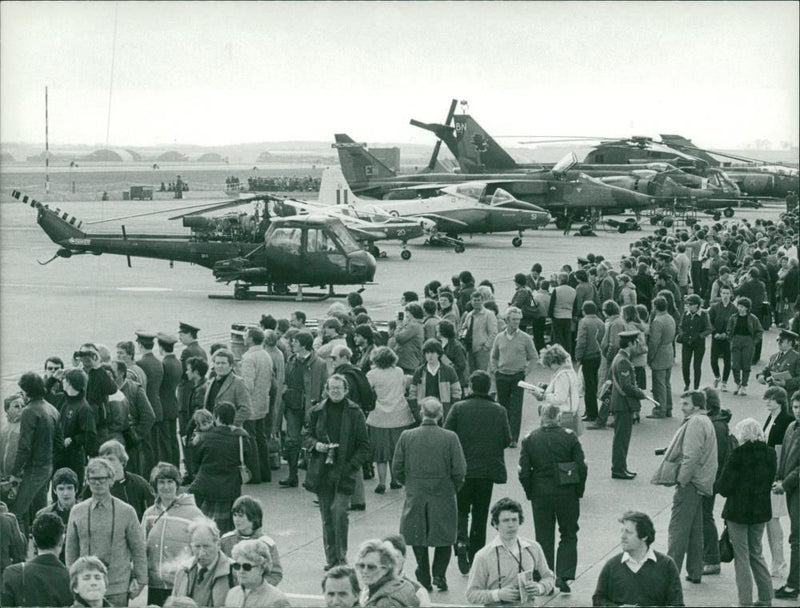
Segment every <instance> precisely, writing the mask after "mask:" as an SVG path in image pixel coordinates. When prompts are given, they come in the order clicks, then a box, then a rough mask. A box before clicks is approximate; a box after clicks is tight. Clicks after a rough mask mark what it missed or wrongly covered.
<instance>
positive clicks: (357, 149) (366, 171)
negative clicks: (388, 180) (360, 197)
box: [333, 133, 397, 190]
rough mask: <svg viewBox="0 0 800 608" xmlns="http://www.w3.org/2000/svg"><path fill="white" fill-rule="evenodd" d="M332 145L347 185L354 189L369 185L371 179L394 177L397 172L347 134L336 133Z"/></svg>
mask: <svg viewBox="0 0 800 608" xmlns="http://www.w3.org/2000/svg"><path fill="white" fill-rule="evenodd" d="M335 138H336V143H335V144H333V147H334V148H336V149H337V151H338V153H339V164H340V165H341V166H342V173H343V174H344V177H345V179H346V180H347V183H348V184H349V186H350V187H351V188H353V189H355V190H358V189H359V188H364V187H366V186H368V185H369V182H370V181H371V180H373V179H381V178H385V177H395V176H396V175H397V174H396V173H395V172H394V171H392V170H391V169H390V168H389V167H387V166H386V165H384V164H383V163H382V162H381V161H379V160H378V159H377V158H375V157H374V156H373V155H372V154H370V153H369V152H368V151H367V150H366V148H365V147H364V145H363V144H360V143H356V142H355V141H353V139H352V138H351V137H350V136H349V135H345V134H344V133H337V134H336V135H335Z"/></svg>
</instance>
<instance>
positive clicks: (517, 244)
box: [511, 235, 522, 247]
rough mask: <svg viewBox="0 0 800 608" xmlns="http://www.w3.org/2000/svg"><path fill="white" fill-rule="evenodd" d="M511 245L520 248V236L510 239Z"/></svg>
mask: <svg viewBox="0 0 800 608" xmlns="http://www.w3.org/2000/svg"><path fill="white" fill-rule="evenodd" d="M511 244H512V245H514V247H522V235H520V236H515V237H514V238H513V239H511Z"/></svg>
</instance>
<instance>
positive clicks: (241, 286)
mask: <svg viewBox="0 0 800 608" xmlns="http://www.w3.org/2000/svg"><path fill="white" fill-rule="evenodd" d="M233 297H234V299H236V300H246V299H247V298H249V297H250V285H248V284H247V283H236V284H235V285H234V286H233Z"/></svg>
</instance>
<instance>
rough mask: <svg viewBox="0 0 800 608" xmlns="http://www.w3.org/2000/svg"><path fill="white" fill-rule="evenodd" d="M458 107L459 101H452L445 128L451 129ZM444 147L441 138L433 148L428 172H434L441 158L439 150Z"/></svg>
mask: <svg viewBox="0 0 800 608" xmlns="http://www.w3.org/2000/svg"><path fill="white" fill-rule="evenodd" d="M457 105H458V100H457V99H453V100H451V101H450V109H449V110H448V111H447V118H446V119H445V121H444V126H445V127H449V126H450V123H451V122H452V121H453V116H454V115H455V113H456V106H457ZM441 147H442V140H441V138H439V139H437V140H436V145H434V146H433V154H431V159H430V161H428V170H429V171H433V170H434V169H435V168H436V160H437V159H438V158H439V150H440V149H441Z"/></svg>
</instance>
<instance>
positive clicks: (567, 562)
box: [531, 490, 580, 581]
mask: <svg viewBox="0 0 800 608" xmlns="http://www.w3.org/2000/svg"><path fill="white" fill-rule="evenodd" d="M531 506H532V507H533V527H534V529H535V531H536V542H538V543H539V544H540V545H541V546H542V551H544V556H545V558H546V559H547V565H548V566H550V569H551V570H554V571H555V573H556V576H557V577H560V578H562V579H564V580H568V581H572V580H575V569H576V567H577V565H578V518H579V517H580V501H579V500H578V496H577V495H576V494H575V491H574V490H572V491H571V492H570V493H569V494H568V493H566V492H565V493H559V494H553V495H548V496H536V499H535V500H533V501H531ZM556 522H558V534H559V536H560V539H559V541H558V555H557V556H556V558H555V561H553V557H554V554H555V536H556Z"/></svg>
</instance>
